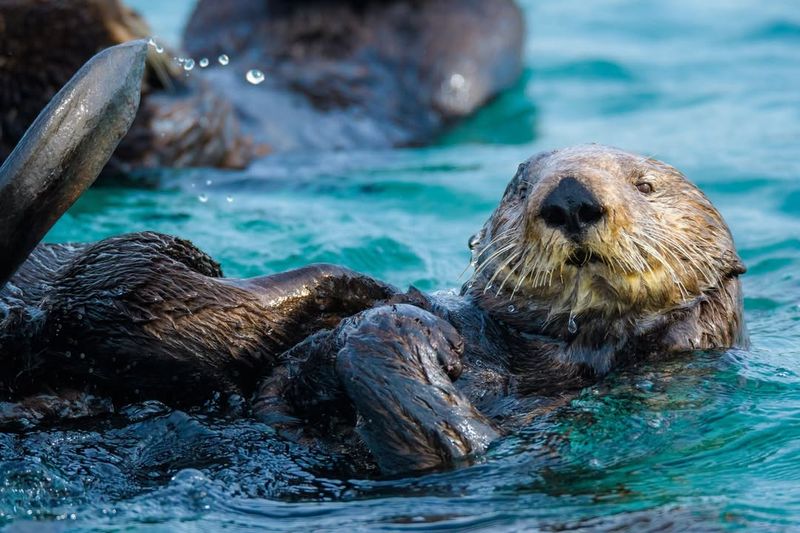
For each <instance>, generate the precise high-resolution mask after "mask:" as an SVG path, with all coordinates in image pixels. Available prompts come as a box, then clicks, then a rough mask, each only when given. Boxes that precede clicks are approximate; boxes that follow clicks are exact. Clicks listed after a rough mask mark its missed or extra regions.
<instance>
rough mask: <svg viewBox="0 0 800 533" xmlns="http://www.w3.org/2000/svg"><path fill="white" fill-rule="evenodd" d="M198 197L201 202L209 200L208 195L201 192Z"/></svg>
mask: <svg viewBox="0 0 800 533" xmlns="http://www.w3.org/2000/svg"><path fill="white" fill-rule="evenodd" d="M197 199H198V200H200V203H203V204H204V203H206V202H207V201H208V195H205V194H200V195H198V196H197Z"/></svg>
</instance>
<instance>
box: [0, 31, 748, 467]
mask: <svg viewBox="0 0 800 533" xmlns="http://www.w3.org/2000/svg"><path fill="white" fill-rule="evenodd" d="M144 54H145V45H144V44H143V43H133V44H128V45H124V46H121V47H116V48H112V49H109V50H107V51H106V52H103V53H102V54H100V55H99V56H98V57H96V58H95V59H93V60H92V61H91V62H90V63H89V64H88V65H87V66H86V67H84V69H83V70H81V71H80V72H79V73H78V74H77V75H76V77H75V78H74V79H73V80H72V81H71V82H70V83H69V84H68V85H67V87H66V88H65V89H64V90H63V91H62V92H61V93H60V94H59V95H57V96H56V98H55V99H54V101H53V102H51V103H50V105H49V106H48V108H47V109H45V111H44V112H43V114H42V115H41V116H40V117H39V118H38V119H37V121H36V123H34V125H33V126H32V127H31V129H30V130H29V132H28V133H27V135H26V136H25V138H24V139H23V140H22V141H21V143H20V145H19V146H18V147H17V148H16V150H15V151H14V153H13V154H12V155H11V156H10V157H9V159H8V161H7V162H6V164H5V165H4V166H3V167H2V170H0V220H2V225H0V246H1V247H2V249H0V258H2V263H0V266H2V269H0V282H1V283H4V284H5V286H4V288H3V289H2V291H0V302H2V307H0V309H1V310H2V320H1V321H0V343H1V344H2V357H3V367H2V368H3V370H2V374H0V378H2V381H3V390H4V391H6V392H7V393H8V394H9V396H11V397H13V398H18V399H22V398H24V397H26V396H29V395H34V394H36V393H37V392H39V391H41V390H43V389H45V388H47V389H49V390H54V391H59V392H60V393H63V394H66V392H65V391H66V390H68V389H73V390H75V389H77V390H91V391H94V392H96V393H99V394H102V395H106V396H110V397H113V398H115V399H116V400H119V401H128V400H135V399H143V398H158V399H161V400H164V401H167V402H170V403H172V404H177V405H181V404H190V403H193V402H199V401H202V399H204V398H206V397H208V396H209V395H210V394H211V393H212V392H213V391H221V392H224V393H234V394H239V395H243V396H251V397H252V398H253V402H252V404H251V405H252V408H253V413H254V415H255V416H259V417H262V418H263V419H265V420H268V421H270V422H271V423H273V424H275V425H278V426H282V427H284V428H292V429H293V430H296V431H294V432H293V433H294V434H295V435H301V436H302V438H308V439H317V441H320V442H321V441H325V442H339V443H346V445H345V446H344V447H346V446H348V445H350V443H352V442H354V441H355V440H356V439H360V442H362V443H364V444H366V447H367V448H368V450H369V452H370V453H371V457H372V458H373V459H374V460H375V461H376V462H377V464H378V465H379V467H380V469H381V470H382V471H383V472H387V473H389V472H403V471H411V470H418V469H426V468H432V467H437V466H441V465H447V464H451V463H453V462H457V461H459V460H460V459H462V458H465V457H468V456H470V455H473V454H478V453H480V452H482V451H483V450H485V449H486V447H487V446H488V445H489V443H490V442H492V441H493V440H494V439H495V438H497V437H498V435H500V434H501V433H502V432H504V431H507V430H509V429H510V428H513V427H514V426H515V425H516V424H518V423H520V422H522V421H524V420H525V418H526V417H530V416H531V413H533V412H535V410H536V408H538V407H542V406H546V405H547V404H548V403H549V402H552V401H554V400H553V399H554V398H557V397H558V396H560V395H562V394H563V393H565V392H566V391H570V390H575V389H577V388H580V387H583V386H585V385H587V384H589V383H592V382H593V381H594V380H596V379H598V377H600V376H602V375H604V374H605V373H607V372H608V371H610V370H612V369H614V368H616V367H618V366H620V365H625V364H629V363H632V362H636V361H638V360H641V359H643V358H649V357H656V358H658V357H667V356H668V355H669V354H671V353H675V352H684V351H690V350H696V349H700V350H704V349H716V348H726V347H730V346H734V345H737V344H741V343H744V342H745V337H744V333H743V324H742V304H741V295H740V284H739V279H738V276H739V275H740V274H741V273H743V272H744V267H743V266H742V263H741V261H740V259H739V257H738V256H737V254H736V251H735V249H734V245H733V241H732V238H731V235H730V232H729V230H728V228H727V226H726V225H725V222H724V221H723V219H722V217H721V216H720V214H719V213H718V212H717V211H716V210H715V209H714V207H713V206H712V205H711V203H710V202H709V200H708V199H707V198H706V197H705V196H704V195H703V194H702V193H701V192H700V191H699V190H698V189H697V188H696V187H695V186H693V185H692V184H690V183H689V182H688V181H687V180H686V178H685V177H684V176H683V175H682V174H681V173H680V172H679V171H677V170H676V169H674V168H672V167H670V166H669V165H666V164H664V163H661V162H659V161H656V160H653V159H648V158H643V157H639V156H635V155H632V154H629V153H626V152H623V151H620V150H616V149H613V148H607V147H602V146H596V145H590V146H579V147H575V148H567V149H564V150H557V151H552V152H547V153H543V154H540V155H537V156H535V157H533V158H531V159H530V160H528V161H527V162H525V163H523V164H522V165H520V167H519V170H518V171H517V174H516V175H515V176H514V178H513V179H512V180H511V183H510V184H509V186H508V188H507V189H506V191H505V194H504V195H503V198H502V200H501V202H500V205H499V206H498V207H497V209H496V210H495V212H494V213H493V214H492V216H491V217H490V218H489V220H488V221H487V223H486V224H485V226H484V228H483V229H482V230H481V231H480V232H479V233H478V234H477V235H476V236H475V237H473V238H472V239H471V241H470V246H471V248H472V252H473V259H474V265H475V273H474V275H473V276H472V278H471V279H470V281H469V282H468V283H467V284H466V285H465V286H464V288H463V289H462V291H461V293H460V294H459V295H454V294H432V295H426V294H423V293H421V292H419V291H416V290H414V289H411V290H410V291H408V292H407V293H402V292H400V291H398V290H396V289H395V288H393V287H391V286H389V285H386V284H384V283H381V282H380V281H377V280H374V279H372V278H370V277H368V276H365V275H362V274H357V273H355V272H352V271H350V270H347V269H345V268H341V267H337V266H332V265H313V266H309V267H306V268H301V269H298V270H293V271H289V272H285V273H281V274H275V275H271V276H265V277H259V278H252V279H225V278H223V277H222V274H221V271H220V268H219V266H218V265H217V263H215V262H214V261H213V260H212V259H211V258H210V257H208V256H207V255H205V254H204V253H203V252H201V251H200V250H198V249H197V248H195V247H194V246H192V245H191V244H190V243H189V242H187V241H184V240H181V239H178V238H175V237H170V236H166V235H160V234H156V233H134V234H128V235H122V236H118V237H113V238H110V239H105V240H103V241H100V242H97V243H92V244H40V245H38V246H36V247H35V249H34V246H35V245H36V243H37V242H38V240H39V239H40V238H41V236H42V235H43V234H44V232H45V231H46V230H47V228H49V227H50V225H51V224H52V223H53V221H54V220H55V219H56V218H57V216H58V215H60V214H61V213H62V212H63V211H64V210H65V209H66V208H67V207H68V205H69V204H70V203H71V202H72V201H73V200H74V199H75V198H76V197H77V196H78V195H79V194H80V192H81V190H83V189H85V188H86V187H88V186H89V185H90V183H91V181H92V180H93V179H94V177H95V175H96V174H97V173H98V172H99V170H100V167H101V166H102V164H103V162H104V160H105V159H106V158H108V157H109V155H110V154H111V152H112V151H113V148H114V144H115V143H116V142H117V141H118V140H119V139H120V138H121V137H122V135H123V133H124V131H125V129H126V127H127V126H128V125H129V124H130V122H131V120H132V118H133V114H134V110H135V104H136V101H137V98H138V96H137V95H138V81H137V80H138V77H139V76H140V75H141V72H142V69H143V62H144ZM112 74H113V75H112ZM31 251H32V253H31ZM20 265H21V266H20ZM29 401H30V400H29ZM20 405H21V407H20V409H19V410H18V411H16V412H18V413H24V412H25V405H26V403H25V400H22V403H21V404H20ZM31 405H36V404H35V401H34V403H33V404H31ZM312 421H313V423H311V422H312ZM348 439H352V440H348Z"/></svg>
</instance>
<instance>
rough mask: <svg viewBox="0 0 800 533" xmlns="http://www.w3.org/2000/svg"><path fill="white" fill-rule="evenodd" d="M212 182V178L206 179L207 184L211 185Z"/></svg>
mask: <svg viewBox="0 0 800 533" xmlns="http://www.w3.org/2000/svg"><path fill="white" fill-rule="evenodd" d="M212 183H214V182H213V181H211V180H206V185H211V184H212Z"/></svg>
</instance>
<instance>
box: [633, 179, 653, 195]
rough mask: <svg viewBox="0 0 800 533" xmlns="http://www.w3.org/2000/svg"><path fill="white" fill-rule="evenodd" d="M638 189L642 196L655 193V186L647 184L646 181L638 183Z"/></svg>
mask: <svg viewBox="0 0 800 533" xmlns="http://www.w3.org/2000/svg"><path fill="white" fill-rule="evenodd" d="M636 188H637V189H638V190H639V192H640V193H642V194H650V193H651V192H653V186H652V185H650V184H649V183H647V182H646V181H642V182H639V183H637V184H636Z"/></svg>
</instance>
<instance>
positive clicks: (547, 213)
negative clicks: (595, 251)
mask: <svg viewBox="0 0 800 533" xmlns="http://www.w3.org/2000/svg"><path fill="white" fill-rule="evenodd" d="M604 213H605V209H604V208H603V205H602V204H601V203H600V202H599V201H598V200H597V198H595V196H594V194H592V192H591V191H590V190H589V189H587V188H586V187H585V186H584V185H583V184H582V183H581V182H580V181H578V180H576V179H575V178H573V177H571V176H569V177H566V178H563V179H562V180H561V182H560V183H559V184H558V186H556V188H555V189H553V190H552V191H550V194H548V195H547V197H546V198H545V199H544V201H543V202H542V208H541V210H540V211H539V214H540V215H541V216H542V219H544V222H545V224H547V225H548V226H550V227H551V228H558V229H560V230H561V231H563V232H564V233H565V234H566V235H568V236H570V237H579V236H580V235H582V234H583V232H584V231H585V230H586V229H587V228H588V227H590V226H592V225H594V224H596V223H597V222H598V221H599V220H600V219H601V218H603V214H604Z"/></svg>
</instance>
